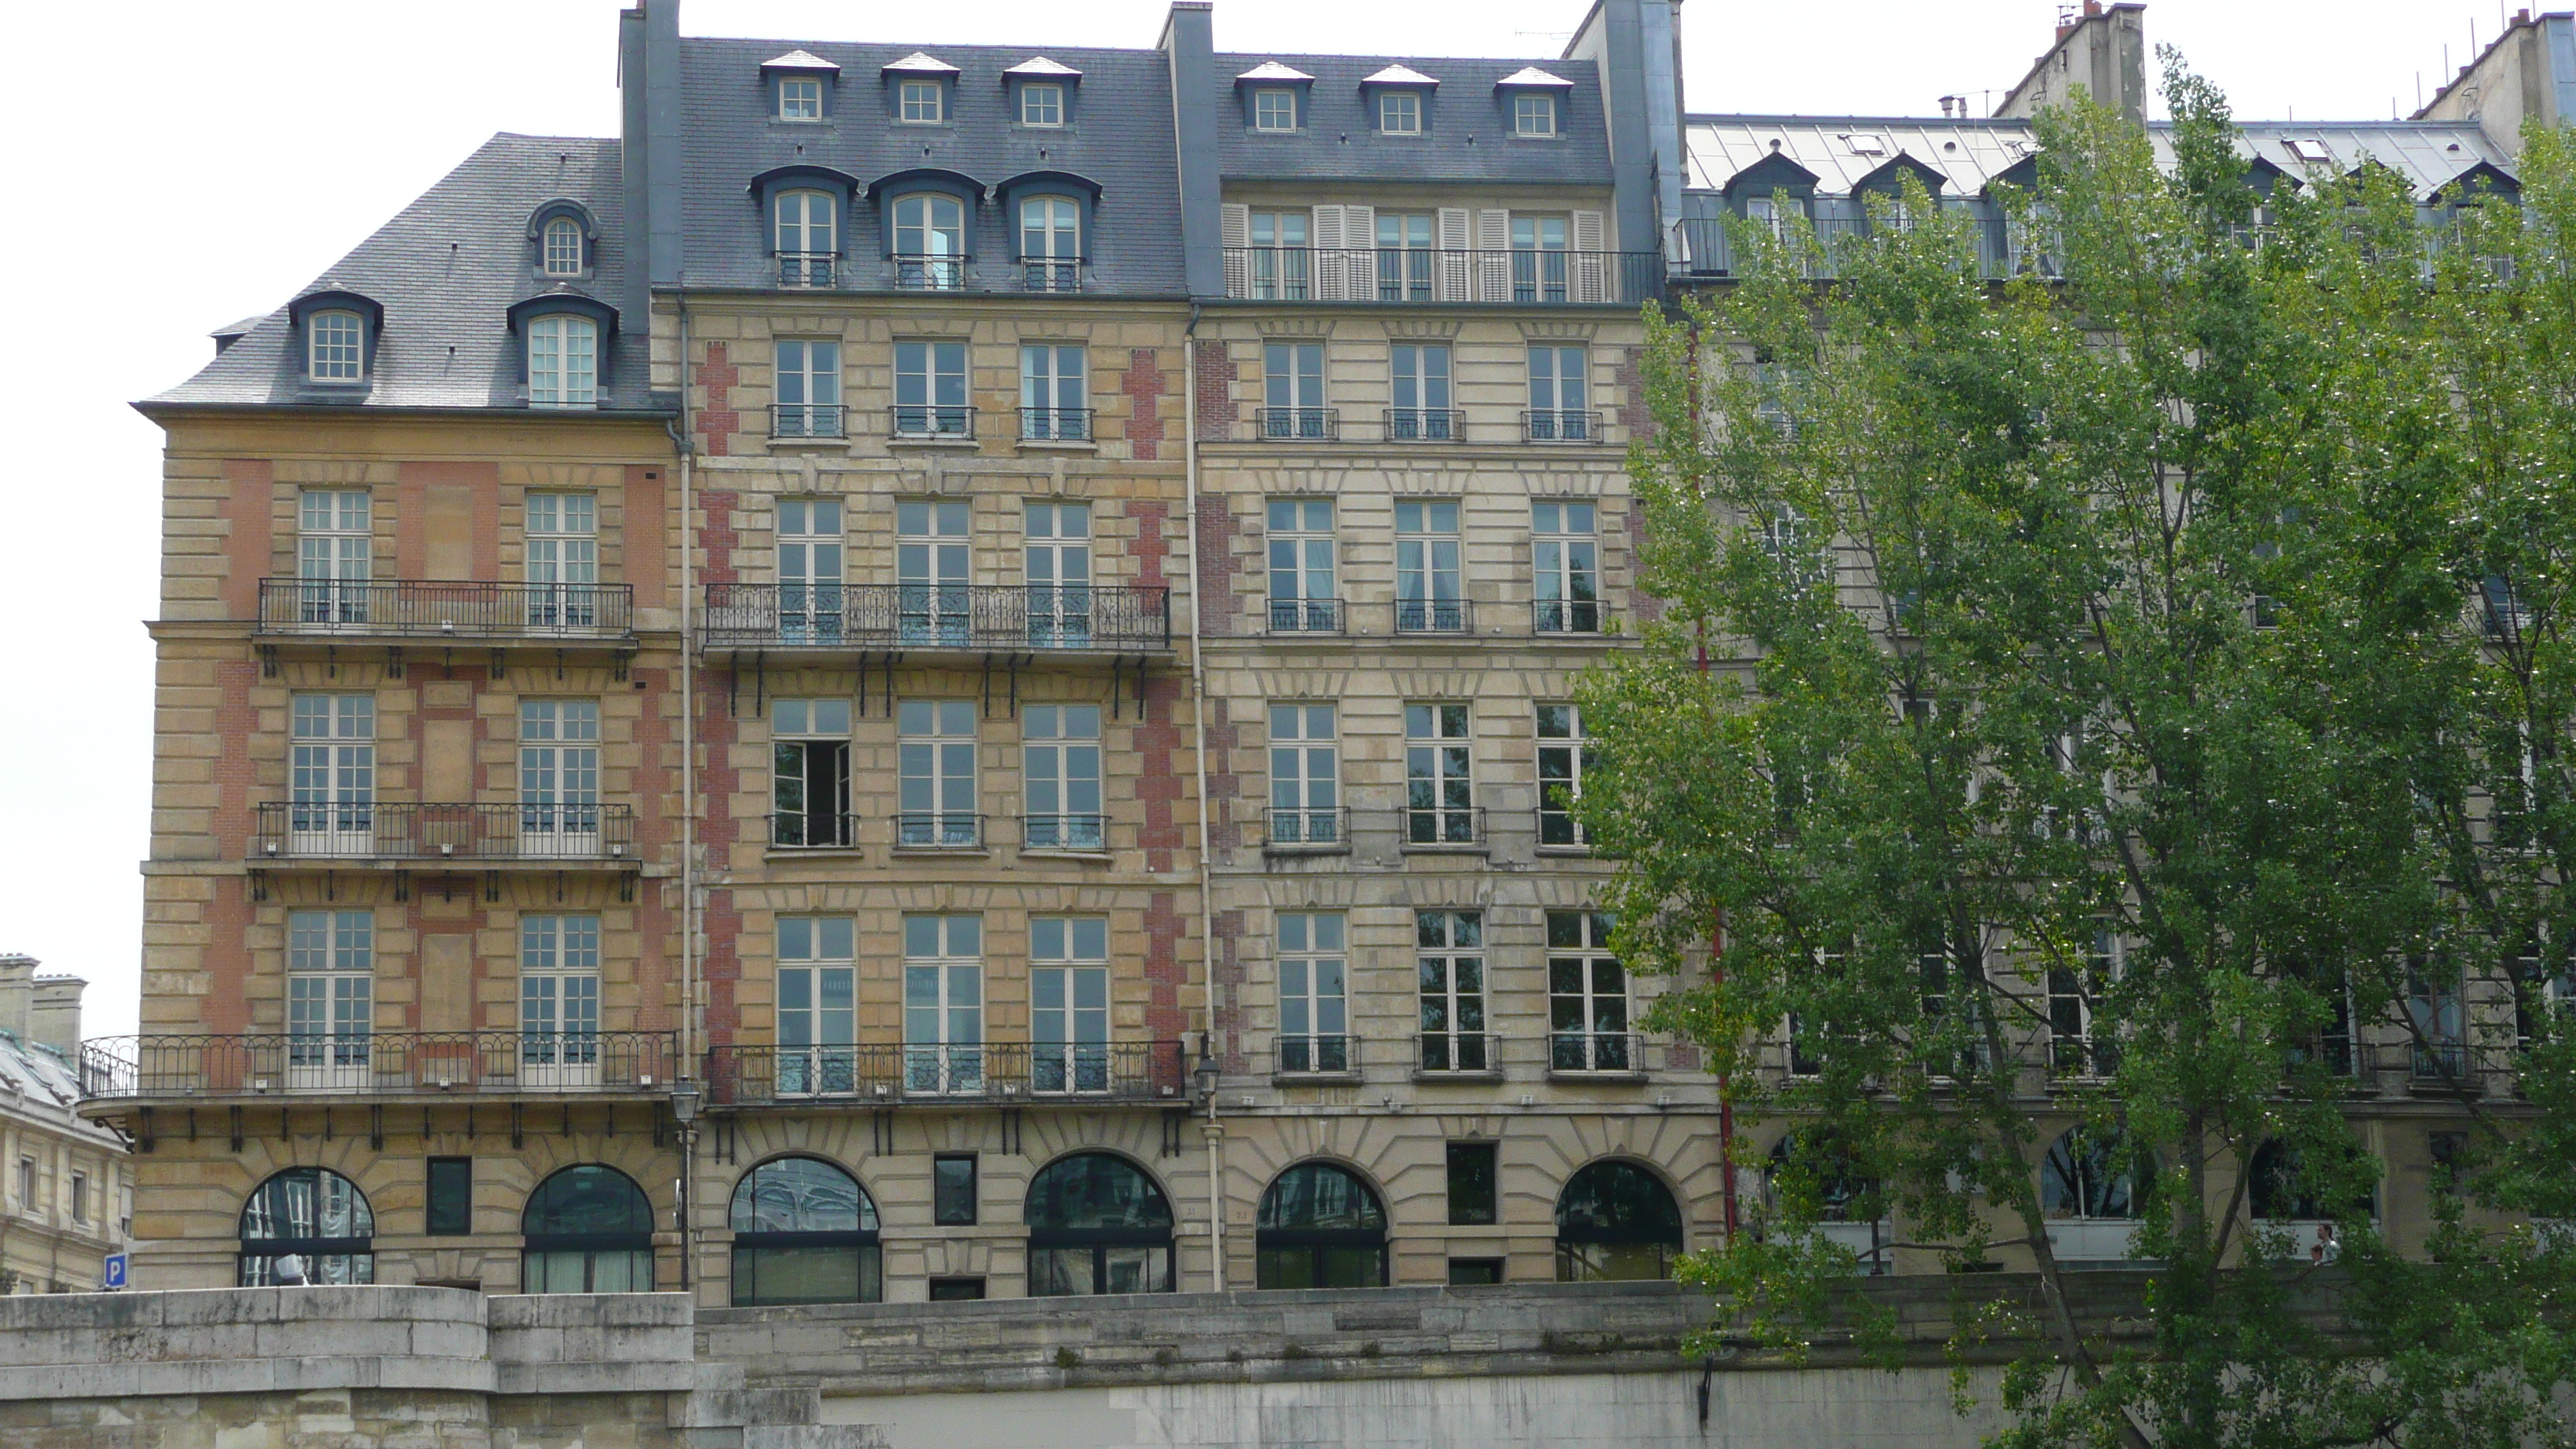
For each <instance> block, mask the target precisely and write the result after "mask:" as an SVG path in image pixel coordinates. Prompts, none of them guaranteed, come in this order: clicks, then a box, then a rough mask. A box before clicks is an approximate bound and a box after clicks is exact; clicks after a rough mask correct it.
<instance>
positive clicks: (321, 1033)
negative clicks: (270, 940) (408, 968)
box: [286, 911, 376, 1088]
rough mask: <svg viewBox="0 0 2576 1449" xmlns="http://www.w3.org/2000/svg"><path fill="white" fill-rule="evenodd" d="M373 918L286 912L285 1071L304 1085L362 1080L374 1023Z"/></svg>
mask: <svg viewBox="0 0 2576 1449" xmlns="http://www.w3.org/2000/svg"><path fill="white" fill-rule="evenodd" d="M375 991H376V918H375V914H374V913H373V912H371V911H295V912H291V913H289V914H288V916H287V918H286V1069H287V1077H288V1080H289V1083H290V1084H291V1085H294V1086H297V1087H304V1088H318V1087H331V1086H357V1085H364V1083H365V1081H366V1077H367V1062H368V1056H367V1048H368V1038H369V1036H371V1035H372V1034H373V1032H374V1029H375Z"/></svg>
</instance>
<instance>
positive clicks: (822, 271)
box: [778, 252, 841, 287]
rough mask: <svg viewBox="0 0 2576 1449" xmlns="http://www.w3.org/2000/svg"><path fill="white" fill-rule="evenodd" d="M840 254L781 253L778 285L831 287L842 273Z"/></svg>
mask: <svg viewBox="0 0 2576 1449" xmlns="http://www.w3.org/2000/svg"><path fill="white" fill-rule="evenodd" d="M840 263H841V257H840V254H839V253H838V252H780V253H779V254H778V285H780V286H782V287H829V286H832V285H834V284H835V283H836V282H837V281H838V279H839V277H840V271H841V266H840Z"/></svg>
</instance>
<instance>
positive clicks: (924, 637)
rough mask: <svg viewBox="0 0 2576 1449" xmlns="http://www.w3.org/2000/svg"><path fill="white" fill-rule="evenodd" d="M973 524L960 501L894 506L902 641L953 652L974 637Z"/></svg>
mask: <svg viewBox="0 0 2576 1449" xmlns="http://www.w3.org/2000/svg"><path fill="white" fill-rule="evenodd" d="M971 521H972V519H971V516H970V515H969V513H968V511H967V505H966V504H965V503H964V502H962V501H952V502H938V501H931V500H926V499H925V500H921V501H906V502H900V503H897V504H896V505H895V506H894V576H895V614H896V620H895V624H896V628H897V630H898V632H899V636H900V637H901V639H902V640H903V642H904V643H906V644H922V645H947V646H950V647H952V648H953V647H958V646H962V645H964V644H965V643H966V642H967V641H968V639H969V638H971V637H972V635H973V633H974V627H975V624H974V588H973V586H972V585H971V584H970V583H969V582H968V580H969V578H970V576H971V575H970V569H971V566H972V563H973V553H972V547H973V545H972V541H971V539H970V537H969V532H968V530H969V525H970V523H971Z"/></svg>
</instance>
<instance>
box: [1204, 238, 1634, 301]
mask: <svg viewBox="0 0 2576 1449" xmlns="http://www.w3.org/2000/svg"><path fill="white" fill-rule="evenodd" d="M1663 290H1664V254H1663V253H1662V252H1612V251H1565V250H1546V249H1532V248H1507V249H1483V248H1472V247H1254V246H1242V247H1227V248H1226V249H1225V294H1226V295H1227V296H1229V297H1235V298H1243V299H1248V300H1252V301H1265V302H1381V303H1403V304H1420V305H1426V306H1428V305H1437V304H1440V303H1458V302H1521V303H1529V304H1543V305H1551V306H1553V305H1612V306H1626V307H1634V306H1636V305H1637V304H1639V303H1641V302H1644V301H1646V300H1648V299H1649V298H1654V297H1660V296H1662V295H1663Z"/></svg>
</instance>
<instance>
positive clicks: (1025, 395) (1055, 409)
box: [1020, 342, 1091, 443]
mask: <svg viewBox="0 0 2576 1449" xmlns="http://www.w3.org/2000/svg"><path fill="white" fill-rule="evenodd" d="M1090 374H1091V356H1090V350H1089V349H1088V348H1085V347H1084V346H1082V345H1081V344H1080V343H1064V342H1023V343H1021V344H1020V437H1021V439H1022V441H1025V442H1076V443H1078V442H1083V441H1087V440H1088V439H1089V438H1090V437H1091V390H1090Z"/></svg>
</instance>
